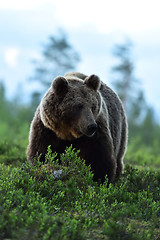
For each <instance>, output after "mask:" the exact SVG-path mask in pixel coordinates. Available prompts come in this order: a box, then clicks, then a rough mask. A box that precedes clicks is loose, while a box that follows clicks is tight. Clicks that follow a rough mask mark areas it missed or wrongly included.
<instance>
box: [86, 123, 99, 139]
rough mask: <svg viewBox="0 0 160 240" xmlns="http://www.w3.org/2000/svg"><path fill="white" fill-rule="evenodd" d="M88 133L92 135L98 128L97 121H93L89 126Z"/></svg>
mask: <svg viewBox="0 0 160 240" xmlns="http://www.w3.org/2000/svg"><path fill="white" fill-rule="evenodd" d="M87 130H88V135H90V136H92V135H93V134H94V133H95V132H96V130H97V123H92V124H90V125H88V127H87Z"/></svg>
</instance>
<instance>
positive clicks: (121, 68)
mask: <svg viewBox="0 0 160 240" xmlns="http://www.w3.org/2000/svg"><path fill="white" fill-rule="evenodd" d="M132 51H133V46H132V43H131V41H126V42H125V43H124V44H121V45H115V46H113V56H114V57H115V59H116V60H117V61H116V65H114V66H113V67H112V68H111V76H112V79H111V83H112V87H113V89H114V90H115V91H116V92H117V93H118V95H119V96H120V98H121V100H122V102H123V104H124V107H125V109H126V112H127V117H128V125H129V146H128V151H127V155H126V158H125V162H130V163H132V164H134V165H140V166H143V167H154V168H159V167H160V148H159V143H160V125H159V123H158V121H157V118H156V114H155V110H154V107H153V106H150V105H148V103H147V99H145V94H144V92H143V89H141V88H140V80H139V79H138V76H135V75H134V69H135V67H136V63H134V61H133V59H132ZM79 61H80V53H78V52H77V51H76V50H75V49H74V48H73V47H72V45H71V44H70V43H69V41H68V37H67V35H66V34H65V33H64V32H61V33H60V34H59V35H55V36H50V37H49V39H48V41H47V43H46V44H45V45H44V46H43V51H42V58H41V60H40V61H34V62H33V64H34V67H35V71H34V72H33V75H32V76H31V78H30V79H29V80H27V79H26V81H28V84H29V81H38V82H39V83H40V84H41V86H42V88H41V89H42V91H38V90H37V91H36V92H32V93H31V97H30V101H29V102H28V103H24V101H23V96H21V94H20V92H19V93H17V95H16V96H15V97H14V98H13V99H11V100H8V99H7V97H6V89H5V85H4V79H0V142H1V144H2V143H4V142H9V143H10V144H13V143H16V144H18V145H21V146H22V147H23V149H26V147H27V143H28V134H29V126H30V123H31V120H32V118H33V115H34V112H35V110H36V107H37V106H38V104H39V102H40V99H41V97H42V96H43V94H44V92H45V91H46V90H47V88H48V87H49V86H50V84H51V79H49V78H48V74H47V73H52V79H53V78H54V77H56V76H57V75H63V74H64V73H66V72H68V71H74V70H76V71H78V69H77V64H78V63H79ZM93 72H94V70H93ZM95 74H96V73H95ZM102 81H104V80H103V79H102ZM13 84H14V83H13ZM1 144H0V146H1ZM1 151H2V148H1V147H0V152H1Z"/></svg>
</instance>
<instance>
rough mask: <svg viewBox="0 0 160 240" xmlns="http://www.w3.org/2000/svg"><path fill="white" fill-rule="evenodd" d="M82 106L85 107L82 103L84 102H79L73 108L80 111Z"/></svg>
mask: <svg viewBox="0 0 160 240" xmlns="http://www.w3.org/2000/svg"><path fill="white" fill-rule="evenodd" d="M82 108H83V105H82V104H77V105H75V106H74V108H73V109H74V110H75V111H77V112H79V111H81V110H82Z"/></svg>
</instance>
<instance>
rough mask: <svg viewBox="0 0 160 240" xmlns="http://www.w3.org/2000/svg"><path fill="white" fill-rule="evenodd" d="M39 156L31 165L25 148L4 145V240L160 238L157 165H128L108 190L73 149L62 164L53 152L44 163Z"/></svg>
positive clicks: (0, 224)
mask: <svg viewBox="0 0 160 240" xmlns="http://www.w3.org/2000/svg"><path fill="white" fill-rule="evenodd" d="M22 143H23V142H22ZM140 154H141V153H139V159H142V160H144V159H145V156H144V155H146V157H147V153H146V154H145V153H144V154H141V156H140ZM130 156H131V157H132V162H134V159H133V155H132V154H131V153H130V152H129V153H128V155H127V156H126V160H127V162H128V163H129V158H130ZM39 157H40V156H37V165H36V166H31V165H30V164H29V163H27V161H26V156H25V144H24V145H23V144H21V145H18V144H16V143H14V144H10V143H8V142H3V141H2V142H1V143H0V160H1V161H0V215H1V218H0V239H22V240H23V239H47V240H48V239H54V240H56V239H57V240H58V239H60V240H63V239H66V240H67V239H76V240H78V239H91V240H94V239H95V240H97V239H106V240H107V239H112V240H114V239H116V240H117V239H135V240H137V239H146V240H147V239H148V240H150V239H157V240H158V239H159V236H160V229H159V224H160V201H159V200H160V171H157V167H160V166H158V165H157V163H156V166H155V167H156V168H155V169H153V166H152V169H150V168H149V165H148V167H147V169H144V168H143V167H141V168H136V167H132V166H131V165H130V164H126V166H125V171H124V173H123V175H122V176H121V178H120V179H119V180H118V181H117V182H116V183H115V184H113V185H112V184H110V186H109V188H107V178H106V181H105V182H104V183H103V184H100V183H96V182H94V181H93V180H92V177H93V174H92V173H91V171H90V168H89V167H86V166H85V163H84V161H83V160H81V159H80V158H79V157H78V156H77V152H76V151H75V150H74V149H72V147H69V148H67V149H66V151H65V153H64V154H61V165H59V163H58V160H57V155H56V153H52V152H51V150H50V147H49V148H48V154H46V162H45V163H44V164H42V163H40V161H39ZM135 159H137V155H136V154H135ZM136 163H138V162H137V160H136ZM144 163H145V160H144ZM142 165H143V164H142Z"/></svg>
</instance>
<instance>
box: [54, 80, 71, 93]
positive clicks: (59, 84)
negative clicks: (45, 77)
mask: <svg viewBox="0 0 160 240" xmlns="http://www.w3.org/2000/svg"><path fill="white" fill-rule="evenodd" d="M52 88H53V91H54V93H55V94H56V95H64V94H65V93H66V92H67V91H68V81H67V80H66V79H65V78H64V77H57V78H55V79H54V81H53V83H52Z"/></svg>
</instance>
